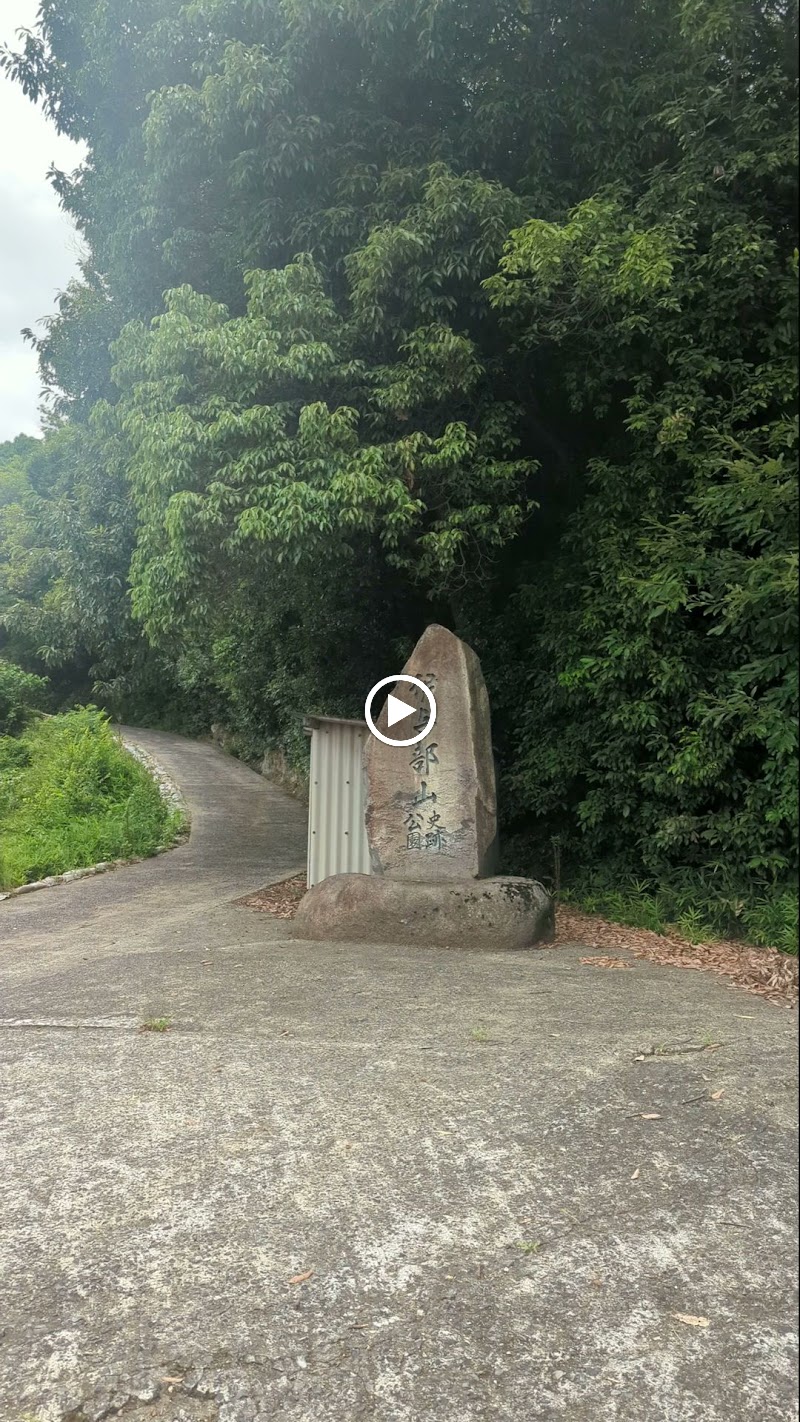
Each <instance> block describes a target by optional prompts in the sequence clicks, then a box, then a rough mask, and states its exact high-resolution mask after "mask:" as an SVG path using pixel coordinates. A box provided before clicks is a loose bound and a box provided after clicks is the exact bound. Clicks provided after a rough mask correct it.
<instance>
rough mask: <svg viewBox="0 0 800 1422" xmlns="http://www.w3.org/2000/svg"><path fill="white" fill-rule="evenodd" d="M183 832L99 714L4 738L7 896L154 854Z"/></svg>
mask: <svg viewBox="0 0 800 1422" xmlns="http://www.w3.org/2000/svg"><path fill="white" fill-rule="evenodd" d="M178 827H179V816H178V814H177V812H175V811H171V810H169V809H168V807H167V805H166V804H165V802H164V800H163V799H162V798H161V794H160V791H159V788H158V786H157V784H156V782H155V781H154V780H153V778H152V776H151V775H150V774H149V773H148V771H147V770H145V768H144V767H143V766H142V765H140V764H139V762H138V761H136V760H134V759H133V757H132V756H130V755H129V754H128V752H127V751H126V750H124V748H123V747H122V745H121V743H120V741H119V740H118V738H117V737H116V736H115V734H114V732H113V731H112V729H111V726H110V725H109V722H108V718H107V717H106V715H105V714H104V712H102V711H98V710H97V709H96V708H95V707H92V706H84V707H81V708H80V709H78V710H76V711H68V712H66V713H64V714H63V715H60V716H48V717H46V718H45V719H44V720H38V721H36V722H35V723H33V724H31V725H30V726H29V727H28V728H27V730H25V731H23V732H22V734H21V735H19V736H17V737H13V736H0V889H11V888H14V887H15V886H16V885H18V884H26V883H32V882H33V881H34V880H36V879H42V878H45V877H47V876H48V875H50V874H60V873H63V872H64V871H65V870H67V869H81V868H85V867H87V866H88V865H91V864H99V863H100V862H101V861H104V860H113V859H124V858H130V857H138V856H140V855H142V856H144V855H147V854H152V853H154V851H155V850H156V849H158V848H159V847H160V846H161V845H164V844H167V843H169V842H170V841H171V840H172V839H173V838H174V835H175V832H176V830H177V829H178Z"/></svg>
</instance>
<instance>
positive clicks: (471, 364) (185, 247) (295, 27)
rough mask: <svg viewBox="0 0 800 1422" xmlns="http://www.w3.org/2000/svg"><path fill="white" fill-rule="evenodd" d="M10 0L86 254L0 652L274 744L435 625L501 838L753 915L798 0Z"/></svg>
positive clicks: (0, 570) (84, 693) (784, 622)
mask: <svg viewBox="0 0 800 1422" xmlns="http://www.w3.org/2000/svg"><path fill="white" fill-rule="evenodd" d="M40 14H41V19H40V25H39V28H38V29H37V31H36V32H35V33H31V34H29V35H27V36H23V37H22V38H21V40H20V43H19V46H18V49H17V52H16V53H7V54H6V55H5V57H4V61H3V62H4V63H5V65H6V67H7V68H8V70H9V71H10V73H11V74H12V75H13V76H14V77H15V78H16V79H17V80H18V82H19V83H20V84H21V85H22V86H23V88H24V89H25V91H26V92H27V93H28V94H29V95H30V97H31V98H32V99H33V100H35V101H38V102H40V103H42V104H44V106H45V107H46V109H47V110H48V112H49V113H50V114H51V115H52V116H53V118H54V119H55V121H56V123H57V125H58V127H59V128H60V129H61V131H62V132H64V133H66V134H69V135H70V136H71V137H73V138H76V139H79V140H81V141H83V142H84V143H86V144H87V146H88V155H87V158H86V161H85V163H84V164H83V165H82V166H81V168H80V169H79V170H78V171H77V173H75V174H63V173H54V175H53V182H54V184H55V186H56V188H57V191H58V192H59V194H60V196H61V199H62V201H63V203H64V206H65V207H66V209H67V210H68V211H69V212H70V213H71V214H72V215H73V217H74V219H75V221H76V223H77V225H78V227H79V229H80V232H81V234H82V237H83V239H84V241H85V244H86V253H87V255H86V259H85V262H84V265H83V269H82V274H81V276H80V278H79V279H78V280H76V281H75V282H73V283H72V285H71V286H70V287H69V288H68V290H67V291H65V292H64V293H63V294H62V296H61V298H60V301H59V304H58V310H57V312H56V314H55V315H54V316H53V317H51V318H50V319H49V320H48V321H47V322H46V323H45V326H44V328H43V329H42V328H40V331H41V334H39V335H37V336H36V337H35V340H36V342H37V345H38V348H39V353H40V358H41V367H42V372H43V377H44V380H45V382H46V387H47V391H48V408H49V412H50V413H49V424H50V428H49V432H48V434H47V437H46V438H45V439H44V441H41V442H39V443H38V444H37V445H36V447H35V448H33V449H31V448H30V447H28V446H25V447H24V448H19V447H14V448H12V447H6V451H5V455H4V456H3V457H2V458H0V621H1V622H2V626H3V628H4V631H3V632H2V634H0V636H2V637H3V638H4V643H5V655H6V656H7V657H8V658H9V659H11V660H13V661H15V662H17V663H19V664H20V666H22V667H24V668H25V669H26V670H29V671H31V672H36V673H42V672H47V673H48V674H49V675H50V676H51V677H52V679H53V685H54V687H55V691H56V694H57V695H64V696H69V697H74V696H79V697H81V698H82V699H87V698H90V697H91V698H93V699H95V700H98V701H100V702H101V703H102V704H103V705H105V706H106V707H108V708H111V709H113V710H114V711H116V712H119V711H124V713H125V714H126V715H127V716H131V717H136V716H138V717H141V718H149V719H151V720H160V721H161V722H162V723H164V724H179V725H181V726H183V727H184V728H186V729H188V730H197V731H202V730H206V729H207V728H208V726H209V725H210V724H211V722H212V721H218V722H222V723H223V724H225V725H226V726H227V727H229V728H230V730H231V732H232V733H233V734H234V736H235V738H236V743H237V745H238V747H239V749H240V751H241V753H242V754H244V755H256V754H261V753H263V751H264V750H265V749H267V748H271V749H280V750H282V751H283V752H284V754H285V755H286V756H287V757H288V758H289V760H290V761H291V762H292V763H293V764H294V765H295V766H299V765H302V764H303V761H304V756H305V753H306V749H305V743H304V738H303V735H302V717H303V715H304V714H305V713H309V712H318V713H319V712H322V713H331V714H344V715H359V714H360V713H361V708H362V705H363V697H364V694H365V692H366V690H367V689H368V688H369V686H370V685H371V684H372V683H373V682H374V681H375V680H376V679H377V678H378V677H380V676H385V675H386V674H387V672H389V671H391V670H393V669H396V668H399V667H400V665H401V664H402V662H403V660H404V658H405V656H406V655H407V653H408V651H409V650H410V648H411V646H412V645H413V643H414V641H415V640H416V638H417V637H418V635H419V634H420V632H421V631H422V629H423V627H424V626H425V625H426V623H427V622H430V621H433V620H436V621H439V622H443V623H445V624H446V625H448V626H449V627H451V628H452V629H453V630H454V631H456V632H457V633H458V634H459V635H461V636H463V637H465V638H466V639H467V640H468V641H470V642H471V643H472V645H473V646H474V647H475V648H476V650H477V652H478V653H479V655H480V657H481V659H482V662H483V666H484V671H485V674H486V677H487V682H488V685H489V691H490V696H491V700H492V708H493V725H494V731H495V738H496V742H497V753H498V762H499V766H500V772H501V784H500V792H501V810H502V815H503V835H504V840H503V842H504V845H505V855H506V867H507V868H509V869H514V870H519V871H523V872H527V873H532V874H534V875H535V876H537V877H543V878H545V879H547V880H548V881H549V882H556V883H558V884H560V885H561V886H562V887H563V886H565V885H568V886H570V887H571V891H572V892H573V893H574V894H575V895H577V896H578V897H581V896H583V897H585V896H586V895H587V894H592V895H594V897H595V900H596V901H598V902H599V901H601V900H602V901H608V897H609V895H610V894H617V895H618V896H619V895H620V894H622V895H623V898H625V902H626V903H627V904H629V905H630V904H632V903H639V904H646V903H648V902H650V903H655V904H656V905H660V906H661V907H660V908H659V909H658V912H659V914H660V913H661V912H662V910H663V912H665V913H669V914H670V915H671V916H677V917H681V916H682V917H683V919H684V920H685V921H688V922H694V923H695V924H696V925H697V927H698V930H699V929H700V928H702V927H703V926H705V927H709V926H710V927H713V928H715V929H717V930H720V931H723V932H725V933H733V932H736V931H737V930H738V931H746V932H748V933H749V934H750V935H753V936H755V937H756V938H757V939H758V940H759V941H770V942H774V941H776V939H780V941H781V943H782V945H783V946H785V947H791V946H792V944H793V943H795V942H796V901H797V900H796V884H797V877H796V876H797V845H798V834H797V828H798V826H797V800H796V789H797V786H796V755H797V601H796V583H797V518H798V511H797V476H796V453H797V408H796V392H797V372H796V340H797V321H796V303H797V275H798V259H797V242H798V238H797V220H796V211H797V206H796V204H797V178H796V175H797V9H796V5H795V4H794V3H786V0H748V3H744V0H717V3H715V4H713V5H709V4H707V3H703V2H702V0H626V3H624V4H620V3H619V0H591V3H590V0H576V3H571V4H569V5H567V4H564V3H563V0H562V3H553V0H513V3H511V0H419V3H415V4H410V3H409V0H379V2H378V0H335V3H334V0H263V3H258V4H243V3H241V0H199V2H198V0H191V3H188V0H102V3H101V0H69V3H68V0H44V3H43V5H42V8H41V12H40ZM37 315H39V313H32V318H33V317H35V316H37ZM18 445H19V442H15V446H18ZM628 911H629V912H630V911H631V909H630V908H629V909H628ZM645 911H649V910H645Z"/></svg>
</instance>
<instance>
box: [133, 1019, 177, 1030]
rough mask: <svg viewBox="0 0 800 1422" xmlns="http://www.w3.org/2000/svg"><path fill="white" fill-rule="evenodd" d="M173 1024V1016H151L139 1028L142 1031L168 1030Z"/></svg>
mask: <svg viewBox="0 0 800 1422" xmlns="http://www.w3.org/2000/svg"><path fill="white" fill-rule="evenodd" d="M171 1026H172V1018H171V1017H149V1018H148V1019H147V1021H146V1022H143V1023H142V1025H141V1027H140V1028H139V1031H140V1032H168V1031H169V1029H170V1027H171Z"/></svg>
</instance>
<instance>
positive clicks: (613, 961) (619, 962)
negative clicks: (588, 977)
mask: <svg viewBox="0 0 800 1422" xmlns="http://www.w3.org/2000/svg"><path fill="white" fill-rule="evenodd" d="M578 962H579V963H583V964H584V965H585V966H586V967H588V968H630V967H632V966H633V965H632V964H631V963H626V962H625V959H624V958H608V957H598V958H579V959H578Z"/></svg>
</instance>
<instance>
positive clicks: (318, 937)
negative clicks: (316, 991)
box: [292, 874, 555, 950]
mask: <svg viewBox="0 0 800 1422" xmlns="http://www.w3.org/2000/svg"><path fill="white" fill-rule="evenodd" d="M292 933H293V936H294V937H295V938H302V939H311V940H312V941H315V942H324V941H333V942H340V943H367V942H369V943H411V944H419V945H420V946H422V947H426V946H429V945H432V946H436V947H442V948H483V949H486V948H497V949H506V950H508V949H524V948H535V947H536V946H537V944H543V943H552V941H553V938H554V935H555V917H554V911H553V900H552V899H551V897H550V895H549V894H548V893H547V891H546V890H545V889H543V888H542V885H541V884H539V883H537V882H536V880H535V879H520V878H514V877H512V876H510V875H509V876H505V877H498V878H494V879H480V880H475V879H467V880H462V881H461V883H438V884H437V883H428V882H420V883H411V882H409V881H408V880H407V879H406V880H397V879H390V878H387V877H385V876H383V875H377V874H334V875H332V877H331V878H329V879H323V881H322V883H320V884H316V885H315V886H314V888H313V889H309V891H308V893H307V894H306V895H305V897H304V898H303V899H302V901H301V903H300V907H299V909H298V911H297V915H296V917H295V919H294V923H293V925H292Z"/></svg>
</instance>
